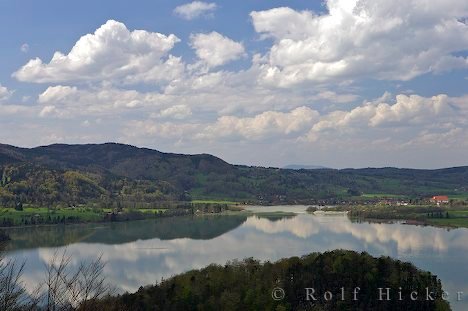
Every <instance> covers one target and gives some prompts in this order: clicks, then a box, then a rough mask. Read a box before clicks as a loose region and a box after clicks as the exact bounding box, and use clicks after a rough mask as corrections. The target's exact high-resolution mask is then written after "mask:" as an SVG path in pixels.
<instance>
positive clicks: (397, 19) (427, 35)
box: [251, 0, 468, 87]
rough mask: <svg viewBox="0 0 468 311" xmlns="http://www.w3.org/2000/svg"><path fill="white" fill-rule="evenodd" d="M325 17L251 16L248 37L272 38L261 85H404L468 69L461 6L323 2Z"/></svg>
mask: <svg viewBox="0 0 468 311" xmlns="http://www.w3.org/2000/svg"><path fill="white" fill-rule="evenodd" d="M325 3H326V5H327V8H328V13H326V14H322V15H318V14H315V13H314V12H311V11H295V10H293V9H291V8H287V7H282V8H275V9H271V10H267V11H259V12H252V13H251V17H252V21H253V25H254V27H255V30H256V31H257V32H258V33H260V34H261V36H262V37H263V38H272V39H273V40H274V43H273V46H272V47H271V49H270V51H269V53H268V54H267V55H266V60H265V61H264V64H263V67H262V70H263V73H262V79H263V81H264V82H265V83H269V84H272V85H277V86H283V87H287V86H291V85H294V84H298V83H302V82H306V81H330V80H334V79H354V78H357V77H371V78H376V79H384V80H410V79H412V78H414V77H416V76H419V75H422V74H424V73H429V72H441V71H445V70H451V69H454V68H468V60H467V58H466V57H464V56H456V55H455V53H457V52H460V51H464V50H467V49H468V31H467V25H466V24H465V23H463V22H460V17H463V16H466V15H467V14H468V6H467V5H466V1H464V0H449V1H446V0H434V1H431V2H430V3H429V2H427V1H425V0H396V1H386V0H359V1H358V0H327V1H326V2H325Z"/></svg>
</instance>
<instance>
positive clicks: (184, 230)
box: [7, 215, 247, 250]
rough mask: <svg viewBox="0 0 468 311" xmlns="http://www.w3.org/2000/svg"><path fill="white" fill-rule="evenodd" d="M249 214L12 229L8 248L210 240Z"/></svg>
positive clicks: (239, 223) (241, 222)
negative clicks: (139, 241) (80, 243)
mask: <svg viewBox="0 0 468 311" xmlns="http://www.w3.org/2000/svg"><path fill="white" fill-rule="evenodd" d="M246 219H247V217H246V216H240V215H239V216H237V215H236V216H225V215H223V216H208V217H172V218H161V219H153V220H144V221H133V222H121V223H112V224H92V225H91V224H87V225H73V226H50V227H31V228H15V229H10V230H9V231H8V234H9V235H10V237H11V238H12V241H11V242H9V243H8V245H7V250H19V249H28V248H36V247H60V246H65V245H68V244H73V243H79V242H82V243H102V244H123V243H128V242H132V241H136V240H149V239H161V240H172V239H179V238H190V239H194V240H209V239H213V238H215V237H218V236H220V235H222V234H224V233H226V232H228V231H231V230H233V229H235V228H237V227H238V226H240V225H241V224H243V223H244V222H245V221H246Z"/></svg>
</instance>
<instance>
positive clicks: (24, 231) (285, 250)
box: [6, 206, 468, 310]
mask: <svg viewBox="0 0 468 311" xmlns="http://www.w3.org/2000/svg"><path fill="white" fill-rule="evenodd" d="M249 209H250V210H251V211H255V212H259V211H260V212H262V211H265V212H268V214H267V215H265V216H262V215H261V214H256V215H253V214H248V213H245V214H241V215H229V216H228V215H213V216H200V217H174V218H162V219H156V220H145V221H136V222H126V223H113V224H93V225H75V226H51V227H35V228H17V229H10V230H9V231H8V232H9V234H10V235H11V237H12V238H13V239H14V241H13V242H10V243H9V245H8V250H7V254H6V255H7V257H10V258H12V257H14V258H17V259H19V260H26V269H25V272H24V278H23V280H24V283H25V286H26V287H27V288H29V289H33V288H34V287H35V286H36V284H38V283H39V282H40V280H42V279H43V277H44V264H45V262H48V261H50V260H51V258H52V257H53V256H54V253H55V252H57V250H59V251H62V250H64V249H65V248H66V250H67V253H68V254H69V255H71V256H72V258H73V261H72V263H73V264H74V265H78V263H79V262H80V261H83V260H91V259H95V258H96V257H97V256H99V255H101V254H102V258H103V259H104V260H105V261H106V262H107V265H106V267H105V275H106V277H107V279H108V280H109V281H110V282H111V283H112V284H114V285H116V286H117V287H118V288H119V289H120V290H122V291H131V292H133V291H136V290H137V289H138V288H139V287H140V286H142V285H148V284H153V283H155V282H157V281H160V280H161V278H167V277H170V276H172V275H175V274H178V273H181V272H184V271H187V270H190V269H194V268H202V267H205V266H207V265H209V264H211V263H218V264H224V263H226V262H227V261H229V260H233V259H243V258H247V257H254V258H257V259H261V260H270V261H275V260H277V259H280V258H283V257H291V256H300V255H304V254H308V253H311V252H323V251H327V250H333V249H349V250H356V251H366V252H368V253H370V254H372V255H374V256H380V255H386V256H390V257H393V258H397V259H400V260H403V261H410V262H412V263H414V264H415V265H416V266H417V267H418V268H421V269H424V270H428V271H431V272H432V273H434V274H436V275H437V276H438V277H439V278H440V279H441V280H442V284H443V287H444V289H445V290H446V291H447V292H448V293H449V295H450V296H449V297H450V299H449V300H450V302H451V306H452V308H453V309H454V310H468V281H467V280H468V265H467V263H468V230H467V229H452V230H447V229H443V228H436V227H423V226H412V225H405V224H402V223H393V224H387V223H369V222H361V223H358V222H352V221H351V220H349V219H348V218H347V216H346V215H336V214H335V215H311V214H307V213H305V207H304V206H292V207H285V206H281V207H268V208H265V207H251V208H249ZM275 211H284V212H295V213H296V216H286V217H283V216H281V217H280V216H278V217H275V216H272V215H271V213H272V212H275ZM460 291H461V292H464V293H465V296H462V300H461V301H456V296H457V292H460Z"/></svg>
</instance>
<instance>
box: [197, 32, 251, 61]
mask: <svg viewBox="0 0 468 311" xmlns="http://www.w3.org/2000/svg"><path fill="white" fill-rule="evenodd" d="M190 39H191V46H192V48H193V49H195V53H196V54H197V56H198V57H199V58H200V59H201V60H202V61H203V62H205V63H206V64H208V66H210V67H216V66H221V65H224V64H226V63H228V62H230V61H233V60H236V59H239V58H240V57H242V56H243V55H245V49H244V46H243V45H242V43H239V42H236V41H234V40H231V39H229V38H227V37H225V36H223V35H221V34H220V33H217V32H215V31H213V32H211V33H208V34H203V33H199V34H195V35H192V36H191V37H190Z"/></svg>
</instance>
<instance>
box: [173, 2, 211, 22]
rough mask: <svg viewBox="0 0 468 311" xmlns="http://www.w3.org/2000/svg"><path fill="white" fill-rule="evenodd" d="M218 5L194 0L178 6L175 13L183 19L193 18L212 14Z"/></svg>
mask: <svg viewBox="0 0 468 311" xmlns="http://www.w3.org/2000/svg"><path fill="white" fill-rule="evenodd" d="M217 7H218V6H217V5H216V3H212V2H203V1H193V2H191V3H187V4H184V5H180V6H178V7H176V8H175V9H174V13H175V14H176V15H178V16H179V17H181V18H183V19H186V20H192V19H195V18H199V17H202V16H205V17H206V16H212V14H213V12H214V11H215V10H216V9H217Z"/></svg>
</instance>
